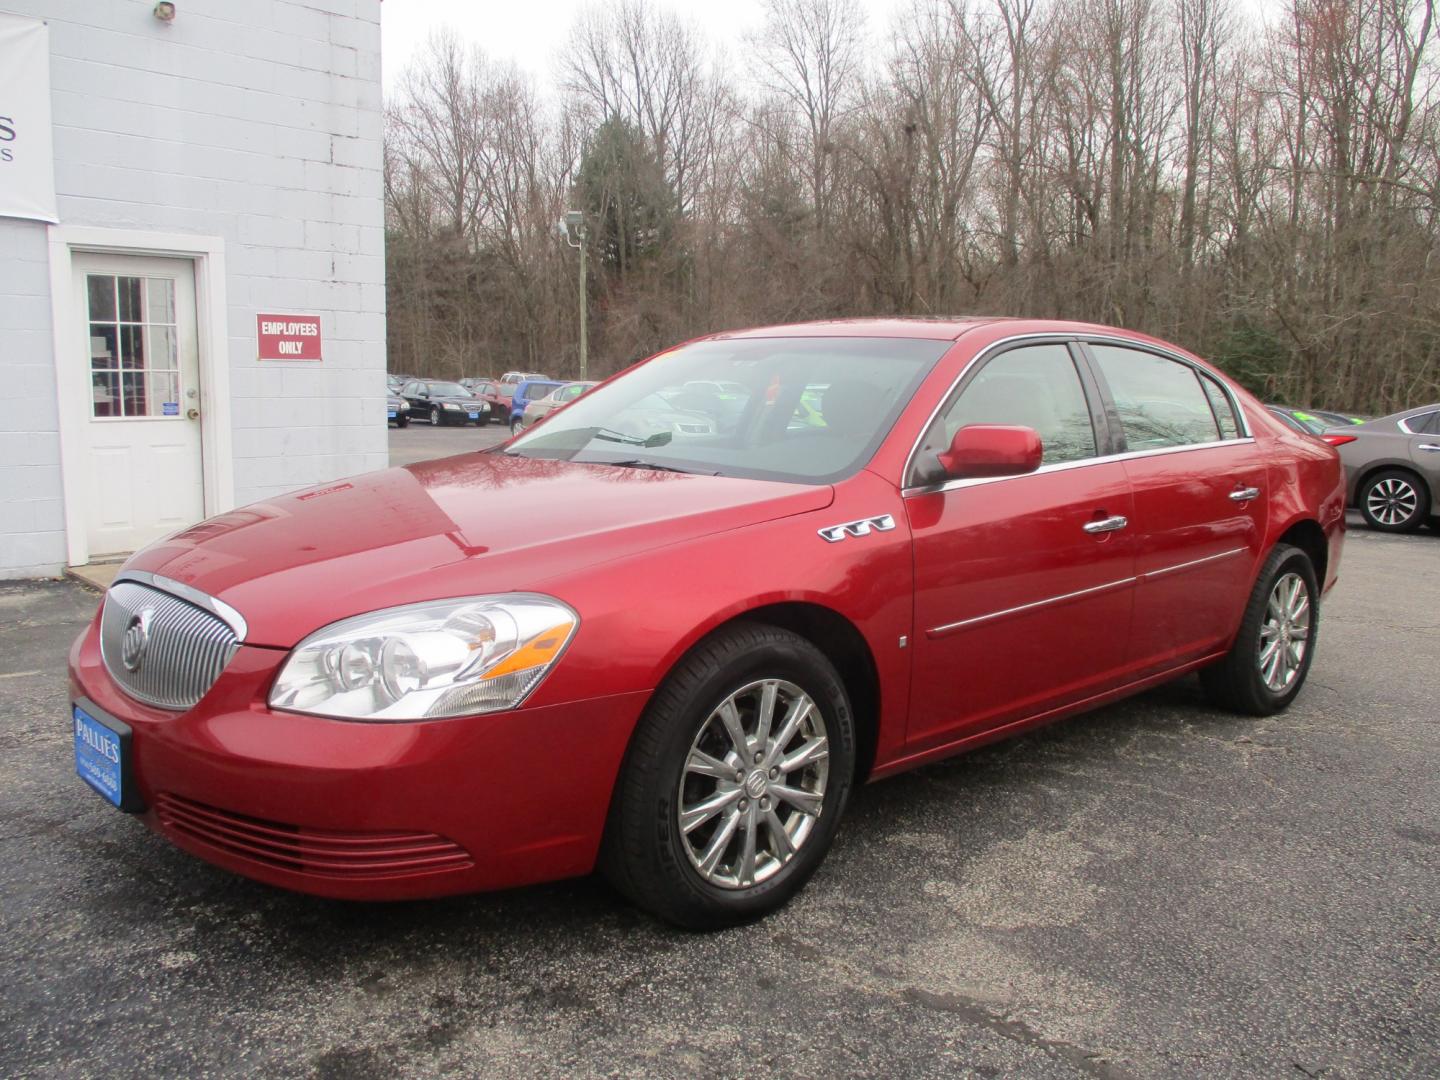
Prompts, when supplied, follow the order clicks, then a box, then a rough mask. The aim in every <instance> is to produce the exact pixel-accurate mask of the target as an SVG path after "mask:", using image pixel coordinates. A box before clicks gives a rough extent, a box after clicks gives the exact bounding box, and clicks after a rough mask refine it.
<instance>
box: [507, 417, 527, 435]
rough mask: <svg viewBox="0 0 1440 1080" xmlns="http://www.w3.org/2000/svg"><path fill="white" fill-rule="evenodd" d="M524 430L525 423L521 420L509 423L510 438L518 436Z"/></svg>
mask: <svg viewBox="0 0 1440 1080" xmlns="http://www.w3.org/2000/svg"><path fill="white" fill-rule="evenodd" d="M524 430H525V422H524V421H523V420H511V421H510V434H511V435H512V436H514V435H519V434H520V433H521V432H522V431H524Z"/></svg>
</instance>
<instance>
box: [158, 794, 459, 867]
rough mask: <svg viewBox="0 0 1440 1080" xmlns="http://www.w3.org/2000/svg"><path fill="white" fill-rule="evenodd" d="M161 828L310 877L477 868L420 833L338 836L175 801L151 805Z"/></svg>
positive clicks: (162, 798)
mask: <svg viewBox="0 0 1440 1080" xmlns="http://www.w3.org/2000/svg"><path fill="white" fill-rule="evenodd" d="M155 810H156V812H157V813H158V814H159V815H160V823H161V824H162V825H163V826H164V827H165V828H166V829H167V830H169V831H170V832H172V833H175V834H177V835H179V836H184V837H189V838H191V839H193V840H199V841H201V842H202V843H205V844H208V845H210V846H211V847H214V848H219V849H220V850H221V851H224V852H226V853H227V854H229V855H232V856H235V857H238V858H242V859H246V860H248V861H250V862H254V863H260V864H261V865H263V866H270V867H275V868H276V869H280V870H288V871H290V872H291V873H296V874H308V875H310V876H313V877H327V878H347V879H350V880H364V879H370V878H395V877H414V876H418V875H420V874H433V873H436V872H438V871H441V870H463V869H467V868H469V867H471V866H473V865H475V863H474V860H473V859H471V858H470V854H469V852H467V851H466V850H465V849H464V848H462V847H461V846H460V845H459V844H457V843H455V842H454V841H453V840H446V839H445V838H444V837H442V836H436V835H435V834H434V833H421V832H383V833H378V832H377V833H364V832H337V831H332V830H328V829H307V828H301V827H300V826H298V825H286V824H284V823H282V822H278V821H265V820H263V819H261V818H252V817H246V816H244V815H241V814H233V813H231V812H230V811H228V810H217V809H216V808H215V807H213V806H206V805H205V804H204V803H198V802H194V801H192V800H190V799H185V798H182V797H180V796H179V795H171V794H169V793H161V794H160V795H159V796H158V797H157V798H156V800H155Z"/></svg>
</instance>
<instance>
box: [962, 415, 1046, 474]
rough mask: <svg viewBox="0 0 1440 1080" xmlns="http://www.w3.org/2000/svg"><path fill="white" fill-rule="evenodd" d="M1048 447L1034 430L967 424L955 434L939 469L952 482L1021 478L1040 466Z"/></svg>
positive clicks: (1002, 425)
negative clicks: (987, 477)
mask: <svg viewBox="0 0 1440 1080" xmlns="http://www.w3.org/2000/svg"><path fill="white" fill-rule="evenodd" d="M1044 453H1045V448H1044V446H1043V445H1042V444H1041V442H1040V433H1039V432H1037V431H1036V430H1035V429H1034V428H1028V427H1011V426H1009V425H1004V424H967V425H966V426H965V427H962V428H961V429H960V430H959V431H957V432H955V437H954V438H953V439H951V440H950V449H949V450H943V451H941V453H940V455H939V457H940V466H941V468H943V469H944V470H945V476H946V478H947V479H950V480H962V479H971V478H974V477H982V476H1020V475H1022V474H1024V473H1032V472H1034V471H1035V470H1036V469H1038V468H1039V467H1040V460H1041V458H1042V457H1043V456H1044Z"/></svg>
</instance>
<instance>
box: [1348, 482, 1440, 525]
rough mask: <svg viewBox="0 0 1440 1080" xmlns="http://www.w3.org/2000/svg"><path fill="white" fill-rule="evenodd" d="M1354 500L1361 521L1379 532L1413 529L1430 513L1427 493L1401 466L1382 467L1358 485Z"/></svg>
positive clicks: (1422, 522)
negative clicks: (1396, 467)
mask: <svg viewBox="0 0 1440 1080" xmlns="http://www.w3.org/2000/svg"><path fill="white" fill-rule="evenodd" d="M1355 501H1356V503H1358V504H1359V507H1360V516H1361V517H1363V518H1364V519H1365V524H1367V525H1369V526H1370V527H1371V528H1372V529H1379V530H1380V531H1381V532H1413V531H1414V530H1416V529H1418V528H1419V527H1420V526H1421V525H1422V524H1424V522H1425V519H1426V518H1427V517H1429V516H1430V493H1429V492H1428V491H1427V490H1426V489H1425V485H1424V483H1422V482H1421V481H1420V479H1419V478H1418V477H1417V476H1416V475H1415V474H1414V473H1410V472H1406V471H1405V470H1404V469H1385V470H1383V471H1381V472H1378V473H1376V474H1375V475H1374V476H1372V477H1370V478H1369V479H1368V480H1366V481H1365V483H1363V484H1361V485H1360V490H1359V492H1357V493H1356V498H1355Z"/></svg>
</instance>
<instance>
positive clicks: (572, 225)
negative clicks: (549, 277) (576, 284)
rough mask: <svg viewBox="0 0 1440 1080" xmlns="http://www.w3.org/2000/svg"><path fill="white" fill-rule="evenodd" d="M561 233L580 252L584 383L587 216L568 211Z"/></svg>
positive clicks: (586, 363)
mask: <svg viewBox="0 0 1440 1080" xmlns="http://www.w3.org/2000/svg"><path fill="white" fill-rule="evenodd" d="M560 232H561V235H563V236H564V237H565V242H566V243H567V244H569V245H570V246H571V247H573V248H577V249H578V250H579V252H580V378H581V380H582V381H583V380H584V379H585V378H586V377H587V370H588V367H589V356H588V353H589V341H588V336H589V335H588V327H587V325H586V324H587V322H588V321H589V320H588V319H587V318H586V316H585V292H586V289H585V273H586V271H585V239H586V237H587V235H588V233H587V231H586V229H585V214H584V213H583V212H582V211H580V210H566V211H565V216H564V217H563V218H561V219H560Z"/></svg>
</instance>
